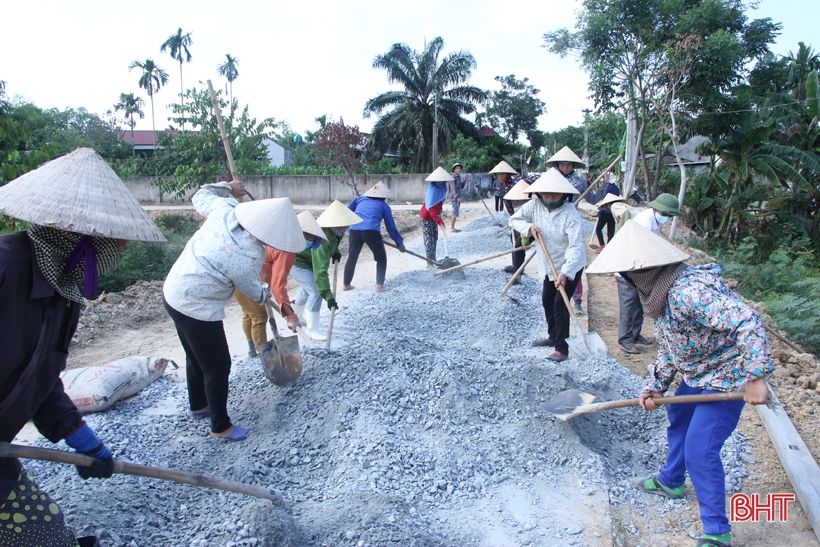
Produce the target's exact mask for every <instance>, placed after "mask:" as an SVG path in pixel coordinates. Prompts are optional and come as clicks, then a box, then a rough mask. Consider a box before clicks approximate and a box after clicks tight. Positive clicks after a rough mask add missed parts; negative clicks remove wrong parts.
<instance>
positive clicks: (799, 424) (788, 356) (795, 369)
mask: <svg viewBox="0 0 820 547" xmlns="http://www.w3.org/2000/svg"><path fill="white" fill-rule="evenodd" d="M681 247H683V248H685V250H686V252H687V253H689V254H690V255H692V259H691V260H689V261H688V263H690V264H705V263H709V262H714V260H713V259H711V257H709V256H708V255H706V254H705V253H703V252H701V251H699V250H697V249H692V248H691V247H688V246H681ZM596 256H597V254H596V253H595V252H594V251H592V250H591V249H588V250H587V259H588V260H589V262H592V261H593V260H594V259H595V257H596ZM587 279H588V280H589V281H588V283H589V290H590V295H591V296H590V298H591V300H590V301H589V303H588V305H589V310H590V311H589V329H590V331H597V332H598V334H600V335H601V337H602V338H603V339H604V341H605V342H606V343H607V346H609V348H610V354H611V356H612V357H614V358H615V359H617V360H618V361H619V362H620V363H621V364H622V365H623V366H625V367H626V368H628V369H629V370H630V371H632V372H634V373H635V374H637V375H639V376H644V375H645V374H646V367H647V366H648V365H649V364H650V363H652V362H653V361H654V360H655V357H656V356H657V349H656V348H657V346H656V345H653V346H648V347H647V346H643V348H644V351H643V353H641V354H638V355H631V354H628V353H626V352H624V351H622V350H621V349H619V348H618V345H617V344H618V320H619V314H620V310H619V305H618V289H617V285H616V283H615V280H614V278H613V277H612V276H608V275H607V276H599V275H591V276H587ZM728 283H729V285H730V286H732V285H733V284H732V282H731V280H729V281H728ZM750 304H752V305H753V307H754V308H755V309H757V310H758V311H759V312H763V313H764V314H765V309H764V308H763V306H762V305H761V304H759V303H750ZM764 317H766V316H765V315H764ZM642 333H643V335H644V336H647V337H650V336H652V337H653V338H654V336H653V333H654V327H653V325H652V320H651V319H650V318H645V320H644V325H643V329H642ZM781 334H784V335H785V334H786V333H781ZM769 342H770V344H771V347H772V355H773V356H774V357H775V372H774V374H772V375H771V377H770V378H769V382H770V384H771V386H772V388H773V389H774V391H775V393H776V394H777V396H778V398H779V399H780V401H781V403H782V404H783V407H784V408H785V409H786V410H787V413H788V414H789V417H791V419H792V422H793V423H794V425H795V427H796V428H797V430H798V432H799V433H800V436H801V437H802V438H803V440H804V442H805V443H806V445H807V446H808V448H809V450H810V451H811V454H812V456H814V458H815V460H817V459H818V456H820V408H818V404H820V396H818V393H817V391H815V388H816V387H817V383H818V378H819V377H820V375H818V372H820V369H819V368H818V366H817V363H816V362H815V359H814V356H813V355H811V356H810V355H806V354H803V355H800V354H797V352H795V351H794V350H793V349H791V348H790V347H788V346H787V345H785V344H783V343H782V342H780V341H779V340H777V339H776V338H774V337H769ZM636 396H637V394H636ZM738 431H739V432H741V433H742V434H743V435H745V436H746V437H747V446H749V447H751V448H752V452H751V454H749V458H748V460H749V461H747V471H748V473H749V476H748V477H746V478H745V480H744V481H743V489H742V490H741V492H742V493H744V494H747V495H751V494H761V495H765V494H768V493H780V492H783V493H794V489H793V488H792V485H791V483H790V482H789V478H788V476H787V475H786V472H785V471H784V469H783V466H782V465H781V464H780V460H779V458H778V456H777V452H775V449H774V446H773V445H772V442H771V440H770V439H769V436H768V434H767V433H766V429H765V428H764V427H763V423H762V422H761V420H760V417H759V416H758V413H757V411H756V410H755V409H754V408H753V407H752V406H751V405H746V407H745V408H744V410H743V414H742V416H741V419H740V424H739V425H738ZM655 471H656V470H653V469H646V472H647V473H648V474H649V473H653V472H655ZM686 487H687V494H688V499H687V503H686V506H685V509H684V510H683V511H681V512H680V513H676V514H674V515H669V516H668V517H667V518H666V519H665V521H661V522H659V521H657V520H656V519H654V518H653V516H652V515H651V514H650V515H641V514H637V513H635V512H631V511H629V510H628V509H622V510H620V511H619V510H614V511H613V521H619V520H620V521H623V522H624V523H628V522H634V523H635V525H636V527H637V528H638V529H639V530H640V531H641V537H640V538H636V537H634V536H632V535H631V534H629V533H628V532H627V531H626V529H625V527H624V528H622V530H621V533H620V534H619V538H620V539H621V540H622V541H623V544H624V545H626V546H630V547H631V546H637V545H647V543H646V542H645V540H648V541H649V543H648V544H650V545H663V543H661V542H663V541H666V542H667V543H668V545H669V546H670V547H675V546H681V547H682V546H690V545H692V542H693V539H692V538H691V537H690V536H691V533H695V534H697V535H698V537H699V533H700V530H701V528H700V518H699V513H698V504H697V500H696V498H695V496H694V491H693V490H692V485H691V483H690V482H689V481H688V480H687V483H686ZM728 495H729V493H728V492H727V498H728ZM727 503H728V499H727ZM789 509H790V510H789V521H788V522H786V523H780V522H777V523H768V522H765V521H763V522H741V523H734V524H733V525H732V528H733V533H732V544H733V545H735V546H738V545H748V546H759V547H764V546H772V547H775V546H780V545H807V546H808V545H811V546H817V545H820V542H818V540H817V537H816V536H815V534H814V532H813V531H812V528H811V525H810V524H809V522H808V519H807V518H806V515H805V513H804V512H803V509H802V507H800V504H799V502H795V503H793V504H791V505H790V507H789ZM684 523H688V525H683V524H684ZM658 528H665V529H666V531H665V532H663V533H661V534H657V533H654V532H653V530H656V529H658Z"/></svg>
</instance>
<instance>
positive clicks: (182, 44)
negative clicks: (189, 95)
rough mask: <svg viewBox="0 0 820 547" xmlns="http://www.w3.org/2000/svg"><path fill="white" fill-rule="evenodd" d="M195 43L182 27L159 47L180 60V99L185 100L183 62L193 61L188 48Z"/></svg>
mask: <svg viewBox="0 0 820 547" xmlns="http://www.w3.org/2000/svg"><path fill="white" fill-rule="evenodd" d="M193 44H194V41H193V40H192V39H191V33H190V32H186V33H185V34H182V28H178V29H177V31H176V34H172V35H170V36H169V37H168V39H167V40H165V41H164V42H163V43H162V45H161V46H160V47H159V51H160V53H165V52H166V51H168V53H169V54H170V55H171V59H173V60H175V61H179V97H180V100H182V101H184V100H185V95H184V93H185V87H184V86H183V85H182V63H183V61H184V62H186V63H190V62H191V52H190V51H189V50H188V48H189V47H190V46H192V45H193ZM182 127H183V129H184V128H185V122H184V121H183V122H182Z"/></svg>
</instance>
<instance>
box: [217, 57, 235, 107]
mask: <svg viewBox="0 0 820 547" xmlns="http://www.w3.org/2000/svg"><path fill="white" fill-rule="evenodd" d="M225 57H226V58H227V61H225V62H224V63H222V64H221V65H219V66H217V67H216V71H217V72H218V73H219V75H220V76H225V79H226V80H228V85H229V86H230V89H231V91H230V104H233V81H234V80H236V79H237V78H238V77H239V70H238V69H237V67H238V66H239V59H237V58H236V57H231V55H230V54H229V53H226V54H225Z"/></svg>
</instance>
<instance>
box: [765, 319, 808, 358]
mask: <svg viewBox="0 0 820 547" xmlns="http://www.w3.org/2000/svg"><path fill="white" fill-rule="evenodd" d="M763 326H764V327H766V332H768V333H769V334H771V335H772V336H774V337H775V338H777V339H778V340H780V341H781V342H783V343H784V344H786V345H787V346H789V347H790V348H792V349H793V350H794V351H796V352H797V353H804V352H803V350H802V349H800V348H799V347H797V346H796V345H794V343H792V342H791V341H790V340H789V339H787V338H785V337H784V336H781V335H780V333H779V332H777V331H776V330H774V329H773V328H771V327H770V326H769V325H767V324H766V323H763Z"/></svg>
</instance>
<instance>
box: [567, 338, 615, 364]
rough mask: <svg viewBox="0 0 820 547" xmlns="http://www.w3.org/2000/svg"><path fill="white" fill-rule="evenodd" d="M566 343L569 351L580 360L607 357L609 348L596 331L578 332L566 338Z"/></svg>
mask: <svg viewBox="0 0 820 547" xmlns="http://www.w3.org/2000/svg"><path fill="white" fill-rule="evenodd" d="M567 345H568V346H569V349H570V351H572V353H574V354H575V356H576V357H578V358H579V359H581V360H582V361H586V360H587V359H591V358H593V357H597V358H599V359H606V358H607V357H609V348H608V347H607V345H606V343H605V342H604V341H603V339H602V338H601V337H600V336H599V335H598V333H597V332H589V333H587V334H579V335H576V336H572V337H570V338H567Z"/></svg>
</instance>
